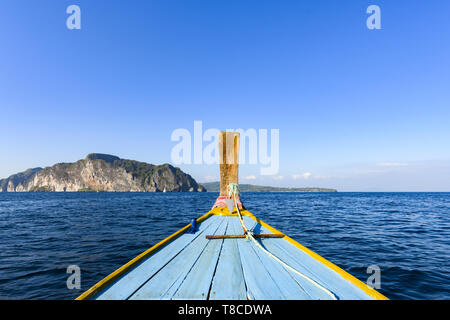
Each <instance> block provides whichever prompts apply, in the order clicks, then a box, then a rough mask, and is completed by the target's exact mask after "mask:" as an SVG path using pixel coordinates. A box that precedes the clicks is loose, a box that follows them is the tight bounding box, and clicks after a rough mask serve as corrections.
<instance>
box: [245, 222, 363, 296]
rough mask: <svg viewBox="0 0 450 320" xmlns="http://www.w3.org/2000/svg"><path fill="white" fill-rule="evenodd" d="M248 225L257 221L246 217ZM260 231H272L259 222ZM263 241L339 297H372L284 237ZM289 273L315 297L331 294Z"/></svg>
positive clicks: (274, 252) (297, 268) (270, 248)
mask: <svg viewBox="0 0 450 320" xmlns="http://www.w3.org/2000/svg"><path fill="white" fill-rule="evenodd" d="M244 221H245V223H246V225H251V226H255V225H256V224H257V223H256V222H255V221H254V220H253V219H251V218H249V217H244ZM257 229H258V230H259V232H264V233H266V232H270V231H269V230H267V229H266V228H264V227H263V226H261V225H260V224H257ZM262 243H263V244H264V246H266V248H267V250H268V251H269V252H272V253H273V254H274V255H275V256H277V257H278V258H280V259H281V260H283V261H284V262H285V263H287V264H288V265H289V266H291V267H293V268H294V269H296V270H298V271H300V272H302V273H303V274H305V275H306V276H308V277H310V278H311V279H313V280H314V281H316V282H317V283H319V284H321V285H322V286H324V287H326V288H327V289H328V290H330V291H332V292H333V293H334V294H335V295H336V296H337V297H338V298H339V299H370V297H369V296H368V295H367V294H366V293H365V292H364V291H362V290H361V289H359V288H358V287H356V286H355V285H353V284H352V283H350V282H349V281H347V280H346V279H344V278H343V277H342V276H341V275H339V274H338V273H337V272H335V271H334V270H332V269H330V268H328V267H327V266H325V265H324V264H322V263H321V262H319V261H317V260H316V259H314V258H312V257H311V256H310V255H308V254H307V253H306V252H304V251H302V250H299V249H298V248H296V247H295V246H294V245H292V244H291V243H289V242H287V241H286V240H283V239H263V240H262ZM285 270H286V271H287V272H289V274H290V275H291V276H292V277H293V278H294V279H295V280H296V281H297V282H298V283H299V284H300V285H301V286H303V287H304V288H305V290H306V291H307V292H308V293H309V294H310V295H311V296H312V298H313V299H329V298H330V297H329V295H328V294H326V293H325V292H324V291H323V290H321V289H319V288H317V287H316V286H314V285H313V284H311V283H310V282H309V281H307V280H305V279H303V278H302V277H300V276H299V275H297V274H295V273H294V272H292V271H290V270H288V269H285Z"/></svg>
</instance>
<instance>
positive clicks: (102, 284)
mask: <svg viewBox="0 0 450 320" xmlns="http://www.w3.org/2000/svg"><path fill="white" fill-rule="evenodd" d="M241 214H242V215H243V216H248V217H250V218H251V219H253V220H254V221H256V222H257V223H259V224H260V225H261V226H263V227H265V228H266V229H268V230H269V231H271V232H273V233H279V234H281V233H282V232H280V231H278V230H277V229H275V228H274V227H272V226H271V225H269V224H267V223H266V222H264V221H263V220H261V219H259V218H257V217H256V216H254V215H253V214H252V213H251V212H250V211H248V210H242V211H241ZM214 215H219V216H237V212H236V210H234V211H233V213H230V212H229V210H228V208H223V207H216V208H213V209H212V210H210V211H209V212H207V213H206V214H204V215H203V216H201V217H200V218H198V219H197V223H201V222H203V221H205V220H206V219H208V218H209V217H211V216H214ZM190 226H191V225H190V224H188V225H186V226H184V227H183V228H181V229H180V230H178V231H176V232H175V233H173V234H171V235H170V236H168V237H167V238H165V239H164V240H162V241H160V242H158V243H157V244H155V245H154V246H152V247H151V248H149V249H147V250H146V251H144V252H143V253H141V254H140V255H138V256H137V257H135V258H134V259H132V260H130V261H129V262H128V263H126V264H125V265H123V266H122V267H120V268H118V269H117V270H116V271H114V272H113V273H111V274H110V275H108V276H106V277H105V278H103V279H102V280H101V281H99V282H97V283H96V284H95V285H94V286H92V287H91V288H90V289H88V290H87V291H85V292H84V293H82V294H81V295H80V296H79V297H77V298H76V299H75V300H88V299H90V298H92V297H93V296H94V295H96V294H98V293H99V292H100V291H102V290H103V289H105V288H106V286H108V285H109V284H111V282H113V281H115V280H117V278H119V277H120V276H122V275H124V274H125V273H126V272H127V271H129V270H130V269H132V268H133V267H135V266H136V265H137V264H138V263H140V262H142V261H143V260H144V259H146V258H149V257H150V256H151V255H152V254H153V253H155V252H156V251H158V250H159V249H161V248H163V247H164V246H166V245H167V244H169V243H170V242H171V241H173V240H175V239H176V238H177V237H179V236H181V235H182V234H184V233H185V232H186V231H187V230H188V229H189V227H190ZM283 239H285V240H286V241H287V242H289V243H290V244H292V245H294V246H295V247H296V248H297V249H299V250H301V251H303V252H305V253H306V254H308V255H309V256H310V257H312V258H313V259H315V260H317V261H318V262H320V263H321V264H323V265H325V266H327V267H328V268H330V269H332V270H333V271H335V272H336V273H338V274H339V275H340V276H342V277H343V278H344V279H345V280H347V281H349V282H350V283H352V284H353V285H355V286H356V287H357V288H359V289H361V290H362V291H364V292H365V293H366V294H367V295H368V296H370V297H371V298H374V299H375V300H389V299H388V298H387V297H386V296H384V295H382V294H381V293H379V292H378V291H376V290H375V289H372V288H371V287H369V286H368V285H367V284H365V283H363V282H362V281H361V280H359V279H357V278H356V277H354V276H352V275H351V274H350V273H348V272H347V271H345V270H343V269H342V268H340V267H338V266H337V265H335V264H334V263H332V262H330V261H328V260H327V259H325V258H323V257H322V256H320V255H319V254H317V253H315V252H314V251H312V250H310V249H308V248H307V247H305V246H303V245H301V244H300V243H298V242H297V241H295V240H294V239H292V238H291V237H289V236H287V235H285V234H284V237H283Z"/></svg>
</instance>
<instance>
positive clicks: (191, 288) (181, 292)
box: [164, 217, 228, 300]
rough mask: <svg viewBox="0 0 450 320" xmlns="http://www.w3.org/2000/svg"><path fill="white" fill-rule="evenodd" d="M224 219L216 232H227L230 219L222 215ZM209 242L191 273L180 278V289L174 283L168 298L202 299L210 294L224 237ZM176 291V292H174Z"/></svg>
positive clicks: (166, 295) (166, 296)
mask: <svg viewBox="0 0 450 320" xmlns="http://www.w3.org/2000/svg"><path fill="white" fill-rule="evenodd" d="M221 220H223V222H222V224H221V225H220V227H219V229H217V231H216V234H219V235H220V234H225V233H226V230H227V227H228V219H226V217H221ZM206 241H207V242H208V244H207V245H206V247H205V249H204V250H203V252H202V253H201V255H200V257H199V258H198V260H197V261H196V262H195V264H194V266H193V267H192V269H191V270H189V273H188V274H187V275H186V277H185V278H184V279H182V282H181V281H180V279H181V277H180V278H179V280H178V282H179V283H180V282H181V284H180V285H179V287H178V289H176V290H175V288H176V287H177V285H176V284H174V285H173V286H172V287H171V289H170V290H169V291H168V292H167V293H166V294H165V296H164V298H167V299H169V298H170V299H185V300H193V299H195V300H202V299H207V298H208V294H209V289H210V287H211V282H212V279H213V276H214V272H215V270H216V266H217V262H218V259H219V254H220V253H221V250H222V245H223V241H224V240H223V239H218V240H217V239H216V240H206ZM172 293H174V294H172Z"/></svg>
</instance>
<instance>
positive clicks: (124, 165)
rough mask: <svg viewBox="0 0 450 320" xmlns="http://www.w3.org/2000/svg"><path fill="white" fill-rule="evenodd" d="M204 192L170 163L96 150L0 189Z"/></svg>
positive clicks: (18, 178) (1, 182) (1, 184)
mask: <svg viewBox="0 0 450 320" xmlns="http://www.w3.org/2000/svg"><path fill="white" fill-rule="evenodd" d="M164 189H166V191H167V192H203V191H206V190H205V188H204V187H203V186H201V185H199V184H197V182H196V181H195V180H194V179H193V178H192V177H191V176H190V175H188V174H186V173H184V172H183V171H181V170H180V169H179V168H175V167H173V166H171V165H169V164H163V165H153V164H149V163H145V162H139V161H134V160H125V159H120V158H119V157H116V156H112V155H106V154H99V153H93V154H89V155H88V156H87V157H86V159H83V160H79V161H77V162H74V163H58V164H55V165H54V166H52V167H48V168H45V169H42V168H35V169H28V170H27V171H25V172H22V173H18V174H15V175H12V176H11V177H9V178H7V179H3V180H0V192H33V191H35V192H36V191H48V192H78V191H105V192H159V191H163V190H164Z"/></svg>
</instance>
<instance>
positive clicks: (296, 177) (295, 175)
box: [292, 172, 311, 180]
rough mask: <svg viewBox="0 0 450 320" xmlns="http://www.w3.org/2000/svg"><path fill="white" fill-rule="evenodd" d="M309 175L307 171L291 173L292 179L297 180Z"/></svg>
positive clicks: (306, 177) (307, 177)
mask: <svg viewBox="0 0 450 320" xmlns="http://www.w3.org/2000/svg"><path fill="white" fill-rule="evenodd" d="M310 177H311V173H309V172H305V173H302V174H293V175H292V179H294V180H298V179H305V180H306V179H309V178H310Z"/></svg>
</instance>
